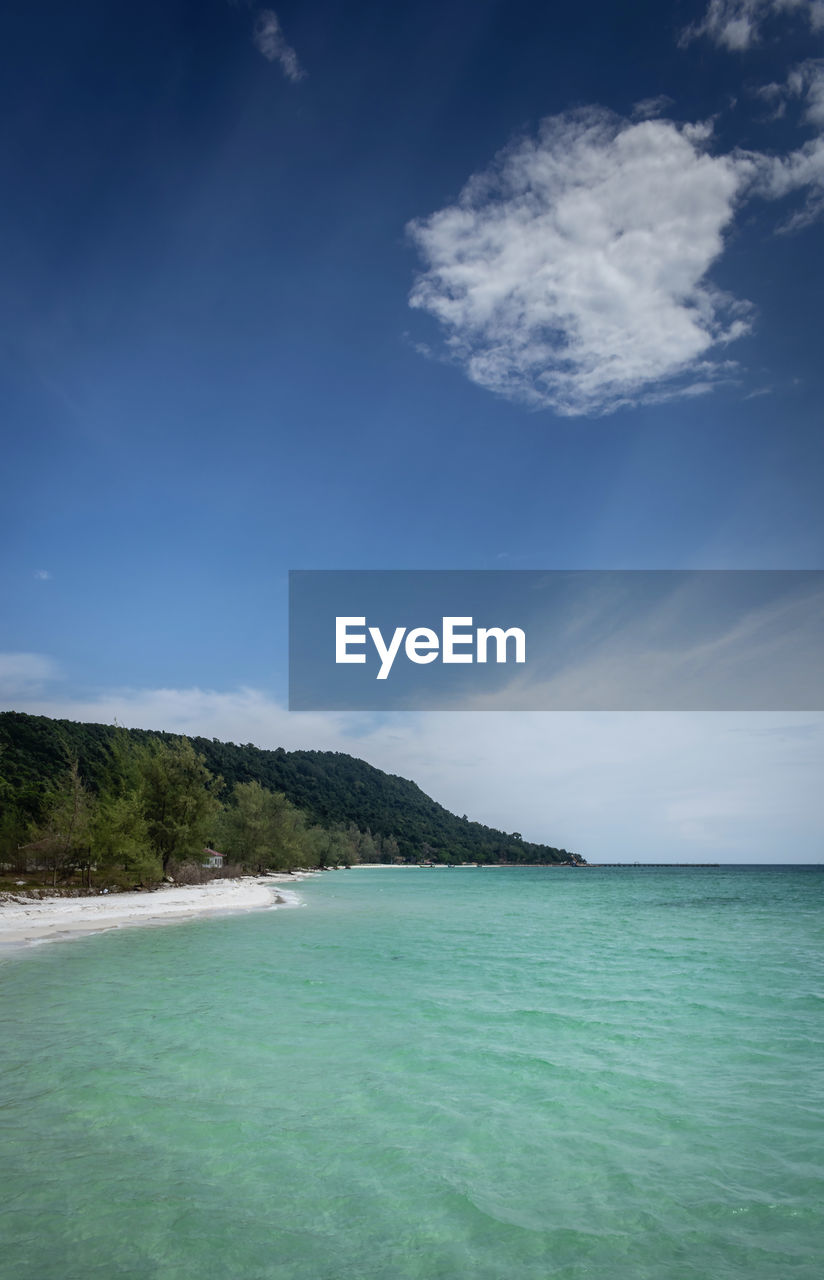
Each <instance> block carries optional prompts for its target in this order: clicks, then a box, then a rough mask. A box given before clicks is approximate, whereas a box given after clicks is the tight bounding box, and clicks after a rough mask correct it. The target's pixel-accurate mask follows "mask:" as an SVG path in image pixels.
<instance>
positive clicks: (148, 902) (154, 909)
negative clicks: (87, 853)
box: [0, 872, 315, 950]
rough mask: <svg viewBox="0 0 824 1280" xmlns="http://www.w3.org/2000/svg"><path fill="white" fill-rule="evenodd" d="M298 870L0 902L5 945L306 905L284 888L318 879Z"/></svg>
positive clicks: (0, 935) (2, 944)
mask: <svg viewBox="0 0 824 1280" xmlns="http://www.w3.org/2000/svg"><path fill="white" fill-rule="evenodd" d="M313 874H315V873H313V872H297V873H295V874H293V875H290V874H288V873H283V874H274V875H267V876H243V877H241V878H240V879H237V880H210V881H209V882H208V884H199V885H166V886H163V887H161V888H158V889H153V890H151V891H150V892H145V891H134V892H131V891H129V892H126V893H113V894H105V895H104V894H95V895H91V896H89V897H85V898H59V897H55V898H39V899H37V898H34V899H30V900H27V899H22V898H21V899H20V900H18V901H16V902H3V903H0V947H2V948H3V950H5V949H6V948H10V947H26V946H34V945H37V944H40V943H44V942H62V941H67V940H68V939H70V938H80V937H88V936H89V935H90V934H93V933H103V932H105V931H107V930H109V929H121V928H130V927H132V926H134V925H145V924H173V923H177V924H179V923H181V922H182V921H184V920H194V919H197V918H199V917H202V916H208V915H213V914H217V913H219V912H230V911H272V910H276V909H277V908H278V907H298V906H301V905H302V904H301V901H300V898H299V897H298V896H297V894H295V893H290V892H289V890H288V889H281V888H280V886H283V885H291V884H295V883H297V882H298V881H300V880H304V879H306V878H307V877H308V876H310V875H313Z"/></svg>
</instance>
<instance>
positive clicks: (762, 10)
mask: <svg viewBox="0 0 824 1280" xmlns="http://www.w3.org/2000/svg"><path fill="white" fill-rule="evenodd" d="M780 14H792V15H795V16H796V17H799V18H801V19H803V20H805V21H806V22H808V23H809V24H810V26H811V27H812V28H813V30H814V31H815V30H819V29H820V28H821V27H824V2H823V0H710V3H709V6H708V7H707V11H706V13H705V14H704V17H703V18H702V19H701V21H700V22H696V23H693V24H692V25H691V26H689V27H687V28H686V30H685V31H684V32H683V33H682V36H681V43H682V44H688V43H689V42H690V41H691V40H695V39H697V38H698V37H699V36H706V37H707V39H709V40H712V41H713V43H715V44H718V45H721V46H722V47H723V48H725V49H730V50H734V51H741V50H744V49H749V48H750V47H751V46H752V45H753V44H755V43H757V41H758V40H760V39H761V35H762V31H763V28H764V26H765V25H766V23H767V22H768V21H769V20H770V19H771V18H774V17H776V16H778V15H780Z"/></svg>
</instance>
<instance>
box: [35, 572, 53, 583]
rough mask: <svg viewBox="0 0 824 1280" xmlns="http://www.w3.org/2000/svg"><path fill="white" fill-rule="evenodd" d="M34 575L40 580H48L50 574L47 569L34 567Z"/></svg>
mask: <svg viewBox="0 0 824 1280" xmlns="http://www.w3.org/2000/svg"><path fill="white" fill-rule="evenodd" d="M34 576H35V578H37V579H38V580H39V581H40V582H48V581H49V579H50V578H51V574H50V573H49V571H48V569H35V571H34Z"/></svg>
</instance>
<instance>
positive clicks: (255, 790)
mask: <svg viewBox="0 0 824 1280" xmlns="http://www.w3.org/2000/svg"><path fill="white" fill-rule="evenodd" d="M220 838H221V843H222V851H223V852H224V853H227V854H228V855H229V857H230V858H234V859H236V860H237V861H238V862H240V863H242V865H243V866H244V868H245V869H246V870H248V871H253V872H256V873H258V874H260V873H262V872H263V871H267V870H287V869H291V868H292V867H294V866H305V865H307V862H308V860H309V859H310V858H311V857H312V855H313V852H314V845H313V843H312V841H311V840H310V839H309V838H308V833H307V832H306V825H305V821H304V818H303V815H302V814H301V812H300V811H299V810H298V809H296V808H295V806H294V805H293V804H290V802H289V801H288V800H287V799H286V796H285V795H283V793H282V792H280V791H268V790H267V789H266V788H265V787H262V786H261V785H260V783H259V782H237V783H235V787H234V790H233V792H232V803H231V805H229V806H228V808H226V809H225V810H224V812H223V816H222V819H221V824H220Z"/></svg>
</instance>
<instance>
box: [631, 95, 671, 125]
mask: <svg viewBox="0 0 824 1280" xmlns="http://www.w3.org/2000/svg"><path fill="white" fill-rule="evenodd" d="M672 105H673V100H672V98H671V97H670V96H669V94H668V93H659V94H658V95H657V97H655V98H642V99H641V101H640V102H636V104H635V106H634V107H633V108H632V118H633V120H652V119H654V118H655V116H661V115H663V114H664V112H665V111H667V110H668V109H669V108H670V107H671V106H672Z"/></svg>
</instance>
